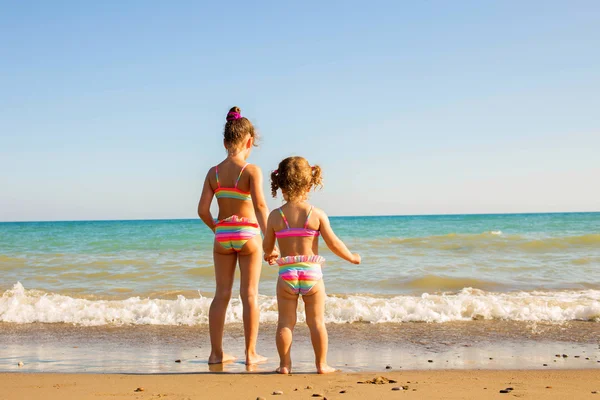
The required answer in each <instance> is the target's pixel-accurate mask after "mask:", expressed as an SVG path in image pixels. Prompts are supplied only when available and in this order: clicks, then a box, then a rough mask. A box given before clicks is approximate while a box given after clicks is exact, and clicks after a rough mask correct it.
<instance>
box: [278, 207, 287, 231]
mask: <svg viewBox="0 0 600 400" xmlns="http://www.w3.org/2000/svg"><path fill="white" fill-rule="evenodd" d="M278 210H279V214H281V218H283V222H285V226H286V227H287V229H290V224H288V221H287V218H286V217H285V214H284V213H283V210H282V209H281V207H279V208H278Z"/></svg>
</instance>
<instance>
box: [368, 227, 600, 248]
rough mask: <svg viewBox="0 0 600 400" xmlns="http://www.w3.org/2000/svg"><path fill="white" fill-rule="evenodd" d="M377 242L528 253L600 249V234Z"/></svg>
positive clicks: (452, 236)
mask: <svg viewBox="0 0 600 400" xmlns="http://www.w3.org/2000/svg"><path fill="white" fill-rule="evenodd" d="M370 244H373V245H375V246H376V245H378V244H379V245H389V244H395V245H399V246H403V247H409V248H410V247H413V248H427V249H438V250H472V249H476V248H482V249H486V250H489V249H511V248H514V249H517V250H521V251H525V252H541V251H553V250H564V249H572V248H581V249H594V250H597V249H598V248H600V234H596V233H590V234H587V235H579V236H563V237H553V238H543V239H532V238H527V237H524V236H521V235H505V234H503V233H502V232H501V231H491V232H484V233H480V234H458V233H450V234H447V235H438V236H426V237H415V238H391V239H386V240H377V241H376V242H375V241H373V242H372V243H370Z"/></svg>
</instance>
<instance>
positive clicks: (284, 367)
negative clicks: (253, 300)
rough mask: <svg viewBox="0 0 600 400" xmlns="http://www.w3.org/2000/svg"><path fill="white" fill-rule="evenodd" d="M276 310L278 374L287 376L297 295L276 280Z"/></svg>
mask: <svg viewBox="0 0 600 400" xmlns="http://www.w3.org/2000/svg"><path fill="white" fill-rule="evenodd" d="M277 308H278V309H279V319H278V321H277V336H276V339H275V341H276V343H277V352H278V353H279V368H277V372H278V373H280V374H289V373H291V372H292V356H291V354H290V350H291V348H292V335H293V333H294V327H295V326H296V310H297V309H298V295H297V294H295V293H293V292H292V291H291V290H290V288H289V287H288V284H287V283H285V282H284V281H282V280H281V278H278V279H277Z"/></svg>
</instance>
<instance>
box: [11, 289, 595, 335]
mask: <svg viewBox="0 0 600 400" xmlns="http://www.w3.org/2000/svg"><path fill="white" fill-rule="evenodd" d="M211 300H212V299H211V298H208V297H203V296H201V295H199V297H198V298H190V299H188V298H185V297H184V296H178V298H177V299H176V300H164V299H149V298H145V299H144V298H139V297H131V298H128V299H125V300H88V299H82V298H74V297H70V296H66V295H61V294H54V293H46V292H42V291H38V290H26V289H25V288H24V287H23V285H22V284H21V283H16V284H15V285H14V286H13V288H12V289H10V290H7V291H6V292H4V294H3V295H2V297H1V298H0V321H1V322H12V323H21V324H25V323H34V322H43V323H72V324H77V325H84V326H98V325H201V324H207V323H208V309H209V307H210V302H211ZM299 304H300V305H299V308H298V319H299V320H300V321H304V312H303V311H304V310H303V306H302V302H301V301H300V302H299ZM259 307H260V320H261V322H275V321H277V301H276V298H275V297H270V296H260V297H259ZM478 319H504V320H511V321H548V322H566V321H572V320H583V321H595V322H600V291H599V290H582V291H556V292H544V291H533V292H511V293H493V292H485V291H481V290H478V289H473V288H464V289H462V290H460V291H458V292H453V293H444V294H428V293H423V294H422V295H421V296H396V297H372V296H360V295H351V296H343V297H341V296H328V298H327V302H326V307H325V321H326V322H330V323H353V322H368V323H401V322H437V323H441V322H449V321H469V320H478ZM226 322H227V323H239V322H242V305H241V301H240V300H239V299H232V301H231V304H230V306H229V308H228V310H227V317H226Z"/></svg>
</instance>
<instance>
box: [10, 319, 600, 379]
mask: <svg viewBox="0 0 600 400" xmlns="http://www.w3.org/2000/svg"><path fill="white" fill-rule="evenodd" d="M328 330H329V338H330V349H329V363H330V364H331V365H332V366H334V367H335V368H338V369H340V370H341V371H343V372H364V371H370V372H386V371H387V370H386V366H388V365H389V366H391V367H392V368H393V370H440V369H444V370H448V369H462V370H465V369H493V370H503V369H504V370H506V369H541V370H563V369H598V370H600V346H599V345H600V342H599V338H600V325H599V324H598V323H594V322H583V321H574V322H570V323H566V324H540V323H537V324H535V323H517V322H510V321H485V320H482V321H466V322H451V323H444V324H437V323H434V324H427V323H403V324H356V323H355V324H329V325H328ZM274 338H275V325H274V324H262V325H261V327H260V333H259V343H258V347H257V348H258V351H259V352H260V353H261V354H263V355H265V356H267V357H269V360H268V361H267V362H266V363H264V364H261V365H259V366H257V368H256V369H255V370H254V372H260V373H269V372H271V371H273V370H274V369H275V368H276V367H277V365H278V359H277V353H276V349H275V341H274ZM0 343H1V344H2V347H1V348H0V372H35V373H39V372H52V373H148V374H156V373H206V372H211V370H210V368H209V366H208V364H207V358H208V353H209V350H210V348H209V344H208V332H207V327H206V326H149V325H146V326H139V325H138V326H100V327H83V326H75V325H70V324H40V323H38V324H7V323H0ZM224 343H225V348H226V351H228V352H230V353H232V354H234V355H236V356H237V357H239V358H240V359H243V354H244V352H243V343H244V338H243V328H242V326H241V324H228V325H227V329H226V331H225V339H224ZM563 355H564V356H563ZM313 357H314V355H313V351H312V347H311V344H310V340H309V334H308V329H307V327H306V326H305V325H304V324H299V325H298V326H297V328H296V332H295V336H294V345H293V348H292V358H293V362H294V370H295V372H298V373H312V372H314V371H315V368H314V364H313ZM176 360H180V362H175V361H176ZM19 362H22V363H24V365H23V366H21V367H19V366H18V363H19ZM223 372H230V373H240V372H246V367H245V365H244V364H243V363H241V362H234V363H231V364H228V365H226V366H225V367H224V370H223Z"/></svg>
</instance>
